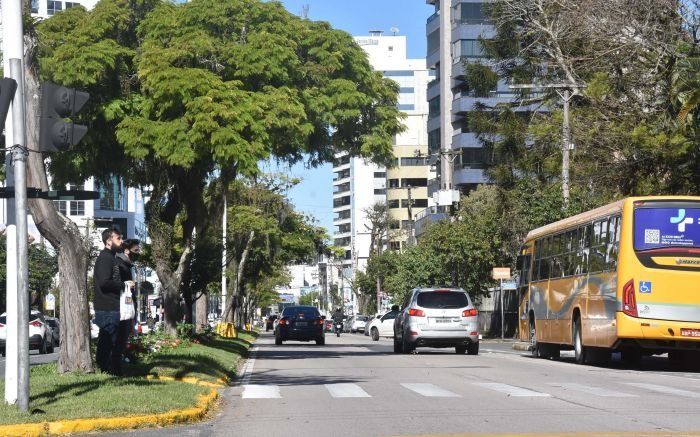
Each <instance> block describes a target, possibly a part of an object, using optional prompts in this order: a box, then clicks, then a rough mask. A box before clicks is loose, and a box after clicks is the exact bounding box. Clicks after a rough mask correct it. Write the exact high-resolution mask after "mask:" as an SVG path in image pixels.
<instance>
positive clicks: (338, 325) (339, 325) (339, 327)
mask: <svg viewBox="0 0 700 437" xmlns="http://www.w3.org/2000/svg"><path fill="white" fill-rule="evenodd" d="M342 330H343V322H335V335H337V336H338V337H340V332H341V331H342Z"/></svg>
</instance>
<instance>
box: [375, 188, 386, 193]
mask: <svg viewBox="0 0 700 437" xmlns="http://www.w3.org/2000/svg"><path fill="white" fill-rule="evenodd" d="M374 194H375V195H383V194H386V188H375V189H374Z"/></svg>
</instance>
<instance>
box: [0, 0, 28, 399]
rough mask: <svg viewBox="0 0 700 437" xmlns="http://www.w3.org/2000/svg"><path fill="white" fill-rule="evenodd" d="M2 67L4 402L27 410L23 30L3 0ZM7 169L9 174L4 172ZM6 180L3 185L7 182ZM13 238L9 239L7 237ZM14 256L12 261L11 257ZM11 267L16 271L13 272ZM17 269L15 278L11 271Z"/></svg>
mask: <svg viewBox="0 0 700 437" xmlns="http://www.w3.org/2000/svg"><path fill="white" fill-rule="evenodd" d="M2 25H3V35H2V36H3V38H2V41H3V58H4V61H3V62H4V71H5V74H6V75H7V74H8V73H9V76H8V77H10V78H12V79H14V81H15V82H16V83H17V90H16V91H15V96H14V99H13V101H12V111H11V116H10V117H8V122H7V124H6V128H7V129H6V143H7V145H9V146H10V147H8V148H9V149H10V150H11V153H10V154H9V156H8V159H9V162H8V163H9V164H10V165H9V166H8V169H11V170H12V171H13V174H12V177H9V176H10V175H9V174H8V182H9V180H12V181H13V182H14V187H15V190H14V191H15V198H14V224H12V222H11V221H10V220H11V217H10V211H11V206H10V205H11V202H10V201H8V217H7V218H8V219H10V220H8V226H7V237H8V245H7V260H8V263H7V264H8V265H7V267H8V268H7V272H8V275H7V276H8V277H7V340H6V346H5V347H6V355H7V363H6V371H5V375H6V383H7V384H6V386H5V402H7V403H8V404H15V403H16V404H17V406H18V409H19V410H20V411H28V410H29V296H28V294H27V281H28V276H29V268H28V264H27V245H28V241H27V173H26V169H27V147H26V133H25V114H24V28H23V21H22V1H21V0H2ZM8 173H9V172H8ZM9 185H10V184H9V183H8V186H9ZM12 239H14V241H10V240H12ZM13 258H14V259H13ZM13 268H14V269H16V270H13ZM13 271H16V275H15V278H12V279H11V276H13V275H11V274H10V273H11V272H13Z"/></svg>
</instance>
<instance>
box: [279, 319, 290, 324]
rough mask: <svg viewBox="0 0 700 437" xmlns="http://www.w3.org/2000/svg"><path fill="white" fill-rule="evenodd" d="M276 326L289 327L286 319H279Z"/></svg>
mask: <svg viewBox="0 0 700 437" xmlns="http://www.w3.org/2000/svg"><path fill="white" fill-rule="evenodd" d="M277 324H278V325H289V320H287V319H280V321H279V323H277Z"/></svg>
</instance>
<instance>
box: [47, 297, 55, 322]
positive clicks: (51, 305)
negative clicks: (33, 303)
mask: <svg viewBox="0 0 700 437" xmlns="http://www.w3.org/2000/svg"><path fill="white" fill-rule="evenodd" d="M49 310H51V311H53V316H54V317H56V296H54V295H53V294H51V293H49V294H47V295H46V311H49Z"/></svg>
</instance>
